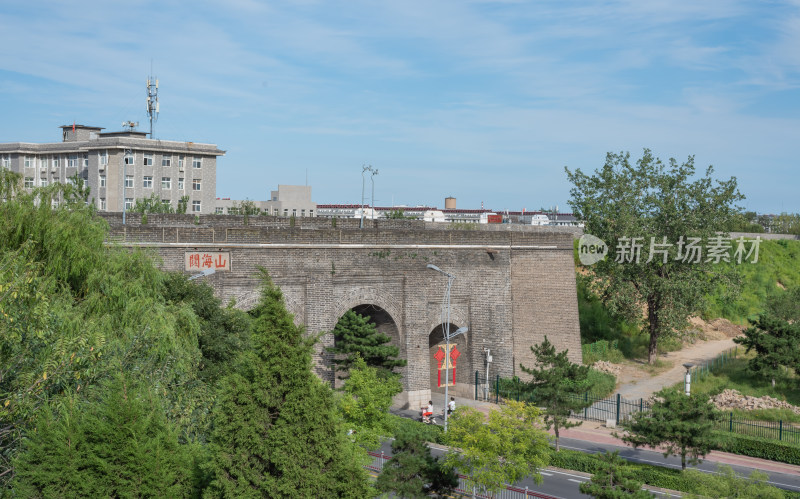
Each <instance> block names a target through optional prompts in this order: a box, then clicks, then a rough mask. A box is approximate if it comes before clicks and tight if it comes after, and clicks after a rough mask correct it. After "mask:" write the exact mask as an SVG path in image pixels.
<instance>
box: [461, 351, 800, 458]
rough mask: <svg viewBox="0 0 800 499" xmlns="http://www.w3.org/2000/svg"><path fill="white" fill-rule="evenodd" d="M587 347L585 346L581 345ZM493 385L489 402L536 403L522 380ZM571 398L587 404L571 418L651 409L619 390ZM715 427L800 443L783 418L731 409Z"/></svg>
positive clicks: (706, 366)
mask: <svg viewBox="0 0 800 499" xmlns="http://www.w3.org/2000/svg"><path fill="white" fill-rule="evenodd" d="M587 346H588V345H584V347H587ZM737 356H738V347H733V348H731V349H729V350H726V351H724V352H722V353H721V354H719V355H718V356H717V357H715V358H714V359H712V360H710V361H708V362H705V363H703V364H702V365H698V366H694V367H692V368H691V369H690V370H689V372H690V374H691V375H692V380H700V379H703V378H704V377H706V376H708V374H709V373H710V372H712V371H713V370H714V369H717V368H721V367H724V366H725V365H727V364H728V363H729V362H731V361H733V360H735V359H736V358H737ZM479 374H480V373H479V372H478V371H475V398H476V400H477V399H479V393H478V392H479V390H478V381H479ZM484 375H485V373H484ZM484 385H485V382H484ZM493 385H494V386H492V387H491V390H489V392H490V393H489V397H488V400H489V401H493V402H495V403H500V401H501V399H513V400H517V401H520V400H521V401H524V402H528V403H532V404H534V403H536V400H535V397H534V395H533V393H531V392H530V390H529V389H528V388H527V386H526V385H525V383H522V382H521V381H520V380H519V378H516V377H515V378H512V379H504V378H501V377H500V376H499V375H497V376H495V379H494V383H493ZM482 386H483V385H482ZM574 398H575V399H576V400H578V401H582V402H584V404H585V405H586V407H585V408H584V409H582V410H580V411H575V412H573V413H572V417H574V418H577V419H583V420H587V421H602V422H607V421H609V420H614V421H615V423H616V424H619V423H620V422H624V421H626V420H629V419H630V418H631V417H632V416H633V415H634V414H636V413H637V412H643V411H648V410H650V404H649V403H648V402H647V401H646V400H644V399H639V400H629V399H626V398H623V397H622V396H621V395H620V394H619V393H618V394H616V395H613V396H611V397H607V398H597V397H592V396H591V395H589V394H588V393H585V394H583V395H576V396H575V397H574ZM492 399H493V400H492ZM717 429H719V430H722V431H727V432H730V433H736V434H739V435H748V436H754V437H761V438H768V439H773V440H780V441H784V442H789V443H794V444H800V427H798V426H795V425H792V424H791V423H784V422H783V421H750V420H745V419H734V417H733V413H732V412H731V413H730V414H729V415H728V417H727V418H726V419H723V420H721V421H719V422H718V423H717Z"/></svg>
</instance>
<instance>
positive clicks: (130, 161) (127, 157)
mask: <svg viewBox="0 0 800 499" xmlns="http://www.w3.org/2000/svg"><path fill="white" fill-rule="evenodd" d="M134 160H135V156H134V155H133V153H132V152H131V151H128V152H126V153H125V159H124V163H125V164H126V165H132V164H133V163H134Z"/></svg>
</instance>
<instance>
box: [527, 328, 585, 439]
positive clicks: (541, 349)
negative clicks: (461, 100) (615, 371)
mask: <svg viewBox="0 0 800 499" xmlns="http://www.w3.org/2000/svg"><path fill="white" fill-rule="evenodd" d="M531 351H532V352H533V355H534V356H535V357H536V364H535V365H534V366H533V367H531V368H528V367H525V366H523V365H522V364H520V368H521V369H522V371H523V372H525V373H527V374H530V375H531V379H530V381H528V382H527V388H528V390H529V391H530V392H531V394H532V395H533V397H534V400H535V401H536V404H537V405H539V406H541V407H543V408H544V422H545V425H546V426H547V429H548V430H549V429H550V428H553V430H554V431H555V434H556V451H558V450H559V432H560V430H561V429H567V428H572V427H574V426H578V425H580V424H581V422H580V421H578V422H571V421H569V416H570V413H571V412H572V411H578V410H580V409H583V408H584V407H586V406H588V405H589V402H586V401H584V398H583V395H584V394H585V393H586V392H588V391H589V389H590V388H591V381H590V379H589V366H584V365H580V364H575V363H573V362H570V360H569V358H567V350H564V351H563V352H559V353H556V347H555V346H554V345H553V344H552V343H550V341H549V340H548V339H547V336H545V337H544V341H543V342H542V343H541V344H540V345H535V346H532V347H531Z"/></svg>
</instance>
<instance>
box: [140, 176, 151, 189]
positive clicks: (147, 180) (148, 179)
mask: <svg viewBox="0 0 800 499" xmlns="http://www.w3.org/2000/svg"><path fill="white" fill-rule="evenodd" d="M142 187H144V188H145V189H152V188H153V177H149V176H147V175H145V177H144V179H143V181H142Z"/></svg>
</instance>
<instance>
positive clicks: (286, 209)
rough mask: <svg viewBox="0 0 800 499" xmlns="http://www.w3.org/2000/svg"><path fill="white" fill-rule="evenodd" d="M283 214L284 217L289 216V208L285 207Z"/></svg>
mask: <svg viewBox="0 0 800 499" xmlns="http://www.w3.org/2000/svg"><path fill="white" fill-rule="evenodd" d="M283 216H284V217H288V216H289V208H284V209H283Z"/></svg>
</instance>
